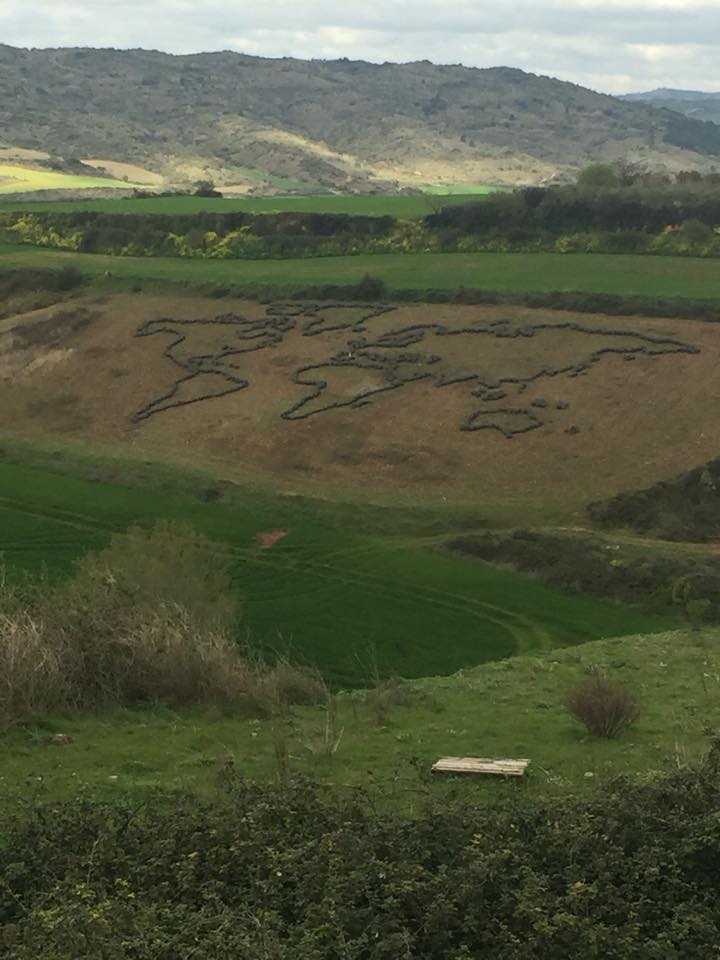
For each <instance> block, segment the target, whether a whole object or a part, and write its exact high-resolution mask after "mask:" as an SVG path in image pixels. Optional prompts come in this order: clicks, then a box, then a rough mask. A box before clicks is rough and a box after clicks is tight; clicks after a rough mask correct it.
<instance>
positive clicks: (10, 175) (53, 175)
mask: <svg viewBox="0 0 720 960" xmlns="http://www.w3.org/2000/svg"><path fill="white" fill-rule="evenodd" d="M139 186H140V184H137V183H128V182H127V181H125V180H112V179H111V178H109V177H92V176H88V177H86V176H80V175H77V174H72V173H59V172H57V171H55V170H33V169H31V168H29V167H17V166H14V165H13V164H7V163H0V198H2V197H3V196H4V195H12V194H13V193H30V192H32V191H34V190H101V189H103V190H107V189H123V190H130V189H132V188H133V187H139Z"/></svg>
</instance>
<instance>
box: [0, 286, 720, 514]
mask: <svg viewBox="0 0 720 960" xmlns="http://www.w3.org/2000/svg"><path fill="white" fill-rule="evenodd" d="M0 354H1V355H2V367H1V369H0V375H1V376H2V381H1V382H0V408H1V409H2V411H3V414H2V418H0V426H1V427H2V430H3V431H4V432H5V433H9V434H14V435H15V436H24V437H36V438H43V437H44V438H49V439H53V440H61V439H67V440H75V441H82V442H86V443H88V444H90V445H91V446H99V447H105V448H106V449H108V448H109V447H111V446H112V447H115V448H117V449H118V451H122V450H123V449H124V450H132V451H134V452H135V453H136V454H139V455H143V454H147V455H151V456H163V457H167V458H168V459H170V460H175V461H176V462H184V463H191V464H192V465H193V466H200V465H203V464H204V465H211V466H212V468H213V469H216V470H222V472H223V473H224V475H225V476H228V477H233V478H235V479H241V480H245V481H247V480H251V481H253V480H255V479H262V478H265V479H270V481H271V483H272V485H273V486H274V487H275V488H276V489H278V488H279V489H286V490H293V491H302V490H312V491H313V493H314V494H315V495H318V494H319V495H322V494H323V492H330V491H333V490H335V491H342V495H343V496H344V497H350V498H352V496H354V495H355V494H357V495H358V496H360V497H362V498H367V497H371V496H373V495H377V496H391V497H396V496H401V497H403V498H405V499H408V498H409V499H411V500H412V499H414V498H417V499H423V498H427V497H431V498H433V499H434V498H436V497H437V496H443V497H446V498H448V499H449V500H451V501H454V502H456V503H471V502H472V503H476V504H477V503H482V504H491V503H496V502H504V503H505V504H506V505H507V503H508V502H514V503H528V502H530V503H535V504H542V505H544V507H545V508H546V509H548V510H550V509H552V508H553V506H555V505H560V504H562V507H563V510H564V511H566V512H568V511H570V512H571V511H572V510H573V509H579V508H580V507H581V506H582V505H583V504H585V503H586V502H587V501H588V500H589V499H591V498H598V497H603V496H609V495H613V494H616V493H618V492H619V491H621V490H627V489H629V488H632V487H640V486H646V485H648V484H650V483H653V482H655V481H657V480H660V479H665V478H667V477H671V476H673V475H675V474H677V473H680V472H681V471H683V470H686V469H688V468H689V467H692V466H695V465H696V464H697V463H699V462H702V461H704V460H708V459H710V458H711V457H713V456H716V455H717V431H716V428H715V423H716V421H717V417H718V413H719V407H720V394H718V390H717V385H716V378H715V376H714V371H715V369H716V366H717V363H718V357H719V355H720V327H718V325H717V324H714V323H708V322H703V321H698V320H682V321H680V320H670V319H660V318H654V319H649V318H643V317H605V316H600V315H592V314H587V313H586V314H581V313H576V314H573V313H571V312H568V311H563V312H560V311H553V310H548V309H536V310H531V309H528V308H524V307H511V306H508V305H505V306H495V307H493V306H484V307H483V306H453V305H447V304H446V305H441V304H436V305H433V304H412V305H409V306H402V305H399V306H398V305H395V306H393V305H389V304H388V305H382V304H377V303H376V304H371V305H345V306H342V305H341V306H338V305H332V304H331V303H328V304H315V305H313V304H308V303H307V302H305V303H287V302H280V303H274V304H270V305H262V304H258V303H252V302H248V301H239V300H233V299H230V298H227V299H224V300H223V301H222V302H218V301H217V300H213V299H209V298H208V299H203V298H199V297H197V298H192V297H190V298H188V297H187V296H181V297H178V296H168V295H165V296H149V295H143V294H127V295H120V296H114V297H109V298H103V299H102V300H98V299H97V297H91V296H86V297H85V298H80V299H78V300H76V301H73V302H70V303H67V304H64V305H61V306H55V307H48V308H45V309H42V310H38V311H34V312H30V313H27V314H24V315H19V316H9V317H7V318H6V319H5V320H3V321H1V322H0ZM109 395H112V398H113V402H112V403H111V404H109V403H107V398H108V396H109Z"/></svg>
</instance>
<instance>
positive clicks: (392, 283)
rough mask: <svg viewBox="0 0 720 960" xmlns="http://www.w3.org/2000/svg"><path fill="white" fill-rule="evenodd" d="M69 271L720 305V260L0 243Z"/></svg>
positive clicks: (3, 261) (8, 257) (14, 254)
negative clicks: (226, 251) (307, 253)
mask: <svg viewBox="0 0 720 960" xmlns="http://www.w3.org/2000/svg"><path fill="white" fill-rule="evenodd" d="M66 265H67V266H74V267H77V268H78V269H79V270H82V271H83V273H86V274H88V275H90V276H102V275H104V274H105V273H110V274H112V276H113V277H114V278H117V279H120V280H122V281H125V282H127V283H133V282H137V281H142V280H148V281H154V280H166V281H167V280H169V281H185V282H187V283H202V282H214V283H220V284H227V283H235V284H251V283H258V284H273V285H277V286H279V287H281V286H283V285H285V286H294V287H297V286H298V285H299V284H323V283H331V284H332V283H338V284H345V283H356V282H357V281H358V280H359V279H360V278H361V277H362V275H363V274H364V273H368V272H369V273H371V274H372V275H373V276H374V277H378V278H380V279H382V280H384V281H385V283H386V284H387V285H388V287H389V288H391V289H392V288H408V287H412V288H417V289H421V290H429V289H443V290H449V289H454V288H457V287H461V286H465V287H478V288H482V289H486V290H508V291H537V292H542V291H552V290H583V291H589V292H596V293H617V294H631V295H632V294H635V295H640V296H655V297H661V298H662V297H690V298H693V299H701V300H717V301H720V262H719V261H717V260H699V259H694V258H690V257H687V258H686V257H650V256H631V255H627V256H626V255H614V256H613V255H604V254H573V255H567V254H561V253H505V254H503V253H498V254H495V253H477V254H459V253H456V254H450V253H445V254H443V253H429V254H376V255H373V256H352V257H314V258H309V259H300V260H190V259H181V258H166V257H153V258H141V257H109V256H103V255H100V254H82V253H68V252H64V251H56V250H44V249H39V248H35V247H29V246H21V245H15V244H12V245H11V244H0V269H1V268H12V267H51V268H59V267H62V266H66Z"/></svg>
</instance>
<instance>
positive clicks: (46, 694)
mask: <svg viewBox="0 0 720 960" xmlns="http://www.w3.org/2000/svg"><path fill="white" fill-rule="evenodd" d="M63 653H64V651H63V650H62V649H61V648H59V647H56V646H54V645H50V644H48V643H47V639H46V635H45V629H44V624H42V623H41V622H39V621H38V620H35V619H34V618H33V617H32V616H30V614H28V613H19V614H14V615H6V614H1V615H0V727H6V726H8V725H9V724H10V723H12V722H13V721H14V720H20V719H24V718H25V717H28V716H31V715H32V714H33V713H35V712H36V711H37V710H38V709H52V708H53V707H56V706H59V705H62V704H63V703H64V702H65V700H66V697H67V683H66V677H65V672H64V657H63Z"/></svg>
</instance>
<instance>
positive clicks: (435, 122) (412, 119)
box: [0, 46, 720, 192]
mask: <svg viewBox="0 0 720 960" xmlns="http://www.w3.org/2000/svg"><path fill="white" fill-rule="evenodd" d="M0 131H1V134H2V140H3V142H2V143H0V147H2V146H5V147H11V148H23V150H35V151H42V152H44V153H45V154H50V155H52V156H53V157H55V156H60V157H62V158H64V159H65V160H67V159H68V158H69V159H86V158H95V159H93V161H92V162H93V163H94V164H96V165H100V166H105V167H106V169H112V168H111V167H109V166H108V164H109V163H113V164H118V163H123V164H133V165H135V166H136V167H140V168H142V169H143V170H146V171H150V172H151V173H152V172H155V173H159V174H161V175H162V176H163V177H164V178H165V181H166V182H172V183H177V182H180V181H186V182H187V181H192V180H194V179H200V178H204V177H212V178H213V179H215V180H216V181H217V182H218V183H220V184H223V185H235V186H236V189H237V190H238V191H240V192H241V191H243V190H248V189H250V188H256V189H260V190H265V191H267V190H273V189H275V190H277V191H283V192H287V191H289V190H293V189H302V190H305V191H307V190H308V189H312V188H316V189H324V190H327V189H328V188H334V189H345V190H368V189H372V188H374V189H385V190H387V189H394V188H397V187H398V186H410V187H413V186H418V185H421V184H424V183H444V184H451V183H452V184H457V183H506V184H514V183H523V182H540V181H543V180H548V179H551V178H553V177H558V176H563V175H568V174H569V173H572V172H573V171H575V170H576V169H577V168H578V167H580V166H581V165H583V164H585V163H587V162H588V161H590V160H613V159H617V158H628V159H632V160H638V161H642V162H645V163H646V164H648V165H650V166H652V167H662V168H665V169H668V170H677V169H681V168H688V167H695V168H703V167H707V166H708V165H709V164H710V162H711V161H713V160H714V161H717V160H719V159H720V128H718V127H715V126H714V125H708V124H703V123H701V122H699V121H694V120H690V119H688V118H685V117H682V118H680V117H679V115H678V114H677V113H674V112H670V111H665V110H657V109H655V108H654V107H651V106H648V105H646V104H644V103H634V102H631V101H624V102H623V101H620V100H618V99H615V98H613V97H609V96H605V95H602V94H598V93H594V92H592V91H590V90H586V89H584V88H582V87H579V86H576V85H574V84H570V83H564V82H561V81H559V80H553V79H551V78H548V77H538V76H535V75H533V74H528V73H523V72H522V71H521V70H515V69H509V68H504V67H498V68H493V69H486V70H478V69H471V68H467V67H462V66H437V65H434V64H432V63H429V62H427V61H422V62H419V63H407V64H392V63H385V64H370V63H365V62H362V61H350V60H346V59H343V60H335V61H320V60H313V61H304V60H295V59H290V58H283V59H277V60H269V59H262V58H258V57H250V56H245V55H243V54H237V53H229V52H223V53H204V54H197V55H192V56H171V55H168V54H164V53H158V52H154V51H144V50H128V51H121V50H111V49H104V50H94V49H84V48H83V49H58V50H24V49H16V48H13V47H9V46H0Z"/></svg>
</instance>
